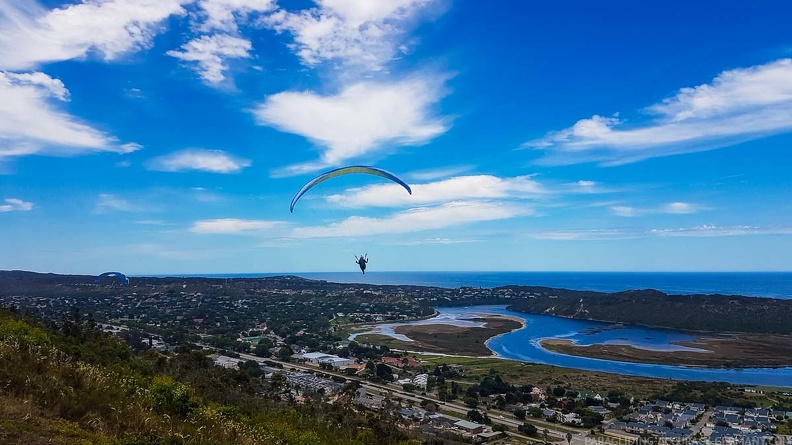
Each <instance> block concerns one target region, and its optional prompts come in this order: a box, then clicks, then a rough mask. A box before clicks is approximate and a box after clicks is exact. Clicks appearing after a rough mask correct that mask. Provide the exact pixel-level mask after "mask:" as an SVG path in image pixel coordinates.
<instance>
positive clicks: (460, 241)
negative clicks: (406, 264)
mask: <svg viewBox="0 0 792 445" xmlns="http://www.w3.org/2000/svg"><path fill="white" fill-rule="evenodd" d="M482 241H483V240H480V239H474V238H426V239H422V240H417V241H401V242H398V241H397V242H394V243H393V244H396V245H400V246H422V245H425V244H440V245H450V244H468V243H480V242H482Z"/></svg>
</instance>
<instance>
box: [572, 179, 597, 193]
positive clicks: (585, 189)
mask: <svg viewBox="0 0 792 445" xmlns="http://www.w3.org/2000/svg"><path fill="white" fill-rule="evenodd" d="M597 185H598V184H597V183H596V182H594V181H586V180H580V181H578V182H576V183H575V184H573V188H574V189H576V190H577V191H578V192H580V193H597V191H598V190H597Z"/></svg>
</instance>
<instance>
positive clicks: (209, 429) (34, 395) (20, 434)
mask: <svg viewBox="0 0 792 445" xmlns="http://www.w3.org/2000/svg"><path fill="white" fill-rule="evenodd" d="M284 383H285V382H284V380H283V379H278V378H274V379H271V380H270V381H265V380H262V379H259V378H256V377H252V376H251V375H249V374H247V373H245V372H243V371H240V370H232V369H225V368H220V367H215V366H212V364H211V360H210V359H209V358H207V357H205V356H204V354H203V353H202V352H201V351H196V350H190V349H188V348H186V347H185V348H182V350H181V351H179V352H178V353H175V354H172V355H168V356H166V355H162V354H158V353H148V354H147V355H145V356H141V357H136V356H134V355H133V354H132V352H131V350H130V349H129V348H128V347H127V345H126V343H124V342H123V341H121V340H118V339H115V338H114V337H110V336H108V335H107V334H104V333H102V332H101V331H100V330H99V329H97V328H96V327H95V325H94V324H93V322H92V321H91V320H90V319H86V318H84V317H81V316H80V315H79V314H77V313H75V314H73V315H72V316H70V317H68V319H64V320H63V322H62V323H60V324H59V325H58V326H54V325H53V326H43V325H41V324H38V323H36V322H34V321H31V320H29V319H25V318H23V317H21V316H19V315H18V314H15V313H12V312H9V311H6V310H2V309H0V443H4V444H5V443H9V444H13V443H24V444H39V443H41V444H44V443H48V444H49V443H56V444H114V445H115V444H117V445H122V444H125V445H132V444H141V445H142V444H229V445H230V444H251V445H252V444H262V445H264V444H266V445H273V444H300V445H313V444H338V445H341V444H344V445H346V444H353V445H354V444H360V445H373V444H383V445H384V444H394V445H395V444H398V445H407V444H417V443H418V442H417V441H414V440H408V438H407V437H406V436H405V434H404V433H403V432H402V431H401V430H400V429H399V428H394V423H393V422H394V420H393V419H390V418H384V417H381V415H379V414H374V413H369V412H357V411H355V410H353V409H351V408H350V407H349V405H348V404H346V403H344V395H343V394H342V396H340V397H341V400H340V401H339V402H338V403H336V404H333V405H330V404H326V403H322V402H320V401H319V400H317V401H314V402H312V403H306V404H296V403H294V402H292V401H290V400H289V397H288V396H287V391H285V386H284Z"/></svg>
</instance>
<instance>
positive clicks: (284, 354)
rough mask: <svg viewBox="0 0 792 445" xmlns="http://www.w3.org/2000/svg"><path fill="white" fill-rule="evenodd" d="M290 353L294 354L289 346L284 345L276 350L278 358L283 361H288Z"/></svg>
mask: <svg viewBox="0 0 792 445" xmlns="http://www.w3.org/2000/svg"><path fill="white" fill-rule="evenodd" d="M292 355H294V351H292V348H290V347H289V346H284V347H282V348H280V350H279V351H278V358H279V359H281V360H283V361H285V362H288V361H289V360H290V359H291V356H292Z"/></svg>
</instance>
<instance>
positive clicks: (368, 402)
mask: <svg viewBox="0 0 792 445" xmlns="http://www.w3.org/2000/svg"><path fill="white" fill-rule="evenodd" d="M352 403H354V404H355V405H360V406H362V407H364V408H368V409H370V410H374V411H379V410H380V409H382V406H383V405H384V404H385V398H384V397H382V396H378V395H376V394H366V388H360V389H358V390H357V393H356V394H355V398H353V399H352Z"/></svg>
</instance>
